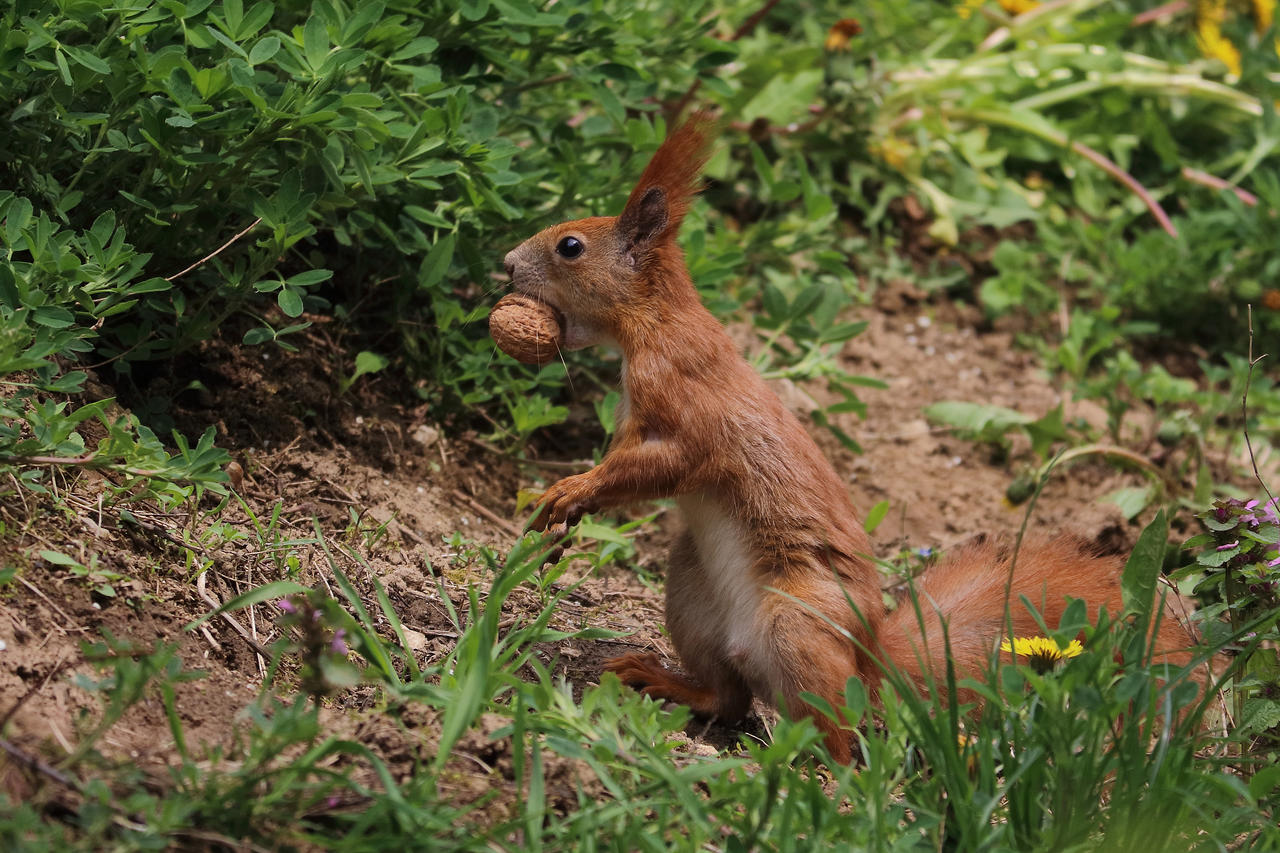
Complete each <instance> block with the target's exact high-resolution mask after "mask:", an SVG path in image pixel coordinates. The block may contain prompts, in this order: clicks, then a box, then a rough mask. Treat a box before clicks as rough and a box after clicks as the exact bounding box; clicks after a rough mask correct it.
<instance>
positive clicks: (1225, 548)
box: [1218, 539, 1240, 551]
mask: <svg viewBox="0 0 1280 853" xmlns="http://www.w3.org/2000/svg"><path fill="white" fill-rule="evenodd" d="M1239 547H1240V540H1239V539H1237V540H1236V541H1234V542H1228V543H1227V544H1226V545H1219V546H1218V550H1219V551H1230V550H1231V549H1232V548H1239Z"/></svg>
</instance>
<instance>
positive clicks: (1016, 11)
mask: <svg viewBox="0 0 1280 853" xmlns="http://www.w3.org/2000/svg"><path fill="white" fill-rule="evenodd" d="M999 2H1000V8H1001V9H1004V10H1005V11H1006V12H1008V13H1009V14H1010V15H1021V14H1022V13H1023V12H1030V11H1031V10H1032V9H1034V8H1036V7H1037V6H1039V5H1040V3H1039V2H1038V0H999Z"/></svg>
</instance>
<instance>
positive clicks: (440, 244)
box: [418, 234, 454, 288]
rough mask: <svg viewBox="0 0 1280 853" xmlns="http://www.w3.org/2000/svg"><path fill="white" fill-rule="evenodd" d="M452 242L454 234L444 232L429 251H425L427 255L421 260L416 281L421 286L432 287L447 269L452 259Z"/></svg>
mask: <svg viewBox="0 0 1280 853" xmlns="http://www.w3.org/2000/svg"><path fill="white" fill-rule="evenodd" d="M453 242H454V235H453V234H446V235H445V236H444V237H442V238H440V239H439V240H437V241H436V244H435V245H434V246H432V247H431V251H430V252H428V253H427V257H426V258H425V259H424V260H423V261H422V268H421V270H419V272H418V282H419V284H420V285H421V286H422V287H424V288H429V287H433V286H434V285H436V284H437V283H439V281H440V280H441V279H442V278H444V275H445V273H446V272H448V270H449V264H450V262H452V261H453Z"/></svg>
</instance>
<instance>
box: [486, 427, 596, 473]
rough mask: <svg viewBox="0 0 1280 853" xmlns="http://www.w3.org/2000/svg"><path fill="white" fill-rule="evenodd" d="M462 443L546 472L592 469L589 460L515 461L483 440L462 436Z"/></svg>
mask: <svg viewBox="0 0 1280 853" xmlns="http://www.w3.org/2000/svg"><path fill="white" fill-rule="evenodd" d="M463 441H465V442H467V443H468V444H472V445H475V446H476V447H478V448H480V449H481V450H487V451H489V452H490V453H492V454H493V455H495V456H502V457H505V458H507V459H510V460H512V461H513V462H515V463H516V464H517V465H532V466H534V467H535V468H545V469H546V470H548V471H579V472H580V471H587V470H589V469H590V468H591V467H592V462H591V460H590V459H569V460H565V461H561V460H557V459H516V458H515V457H514V456H512V455H511V454H510V453H507V452H505V451H504V450H502V448H500V447H495V446H494V445H492V444H490V443H489V442H487V441H484V440H483V439H479V438H474V437H472V436H464V437H463Z"/></svg>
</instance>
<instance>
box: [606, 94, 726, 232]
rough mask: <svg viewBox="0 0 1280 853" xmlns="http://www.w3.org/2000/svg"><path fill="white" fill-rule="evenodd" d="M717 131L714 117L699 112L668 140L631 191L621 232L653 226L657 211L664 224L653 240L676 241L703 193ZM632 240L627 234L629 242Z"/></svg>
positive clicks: (658, 228)
mask: <svg viewBox="0 0 1280 853" xmlns="http://www.w3.org/2000/svg"><path fill="white" fill-rule="evenodd" d="M715 127H716V121H715V119H713V118H712V117H711V115H710V113H706V112H697V113H694V114H693V115H692V116H690V117H689V119H688V120H687V121H686V122H685V123H684V124H682V125H680V127H678V128H676V129H675V130H674V131H672V132H671V133H670V134H669V135H668V136H667V139H666V141H665V142H663V143H662V145H661V146H659V148H658V150H657V151H656V152H654V155H653V159H651V160H650V161H649V165H648V166H646V167H645V170H644V174H642V175H641V176H640V180H639V181H637V182H636V188H635V189H634V190H632V191H631V197H630V198H628V199H627V206H626V208H624V209H623V211H622V215H621V216H620V217H618V225H619V227H620V228H624V227H629V226H626V225H625V224H626V223H643V224H652V223H653V222H655V221H656V220H655V218H654V208H658V209H660V210H661V214H662V215H661V222H660V223H658V225H657V227H656V228H654V229H653V230H652V231H651V232H650V234H649V240H650V241H651V242H657V241H659V240H662V239H674V238H675V234H676V232H677V231H679V230H680V222H681V221H682V220H683V219H684V215H685V213H687V212H688V210H689V204H690V202H691V201H692V200H693V197H694V196H695V195H697V194H698V191H699V190H700V189H701V186H700V182H699V180H698V176H699V175H700V174H701V173H702V167H703V166H705V165H706V164H707V160H708V158H710V156H711V142H712V141H713V140H714V138H715V132H714V131H715ZM655 190H656V191H657V193H655V192H654V191H655ZM623 233H624V234H627V232H626V231H625V230H624V232H623ZM630 236H631V235H630V234H627V237H628V239H630Z"/></svg>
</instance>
